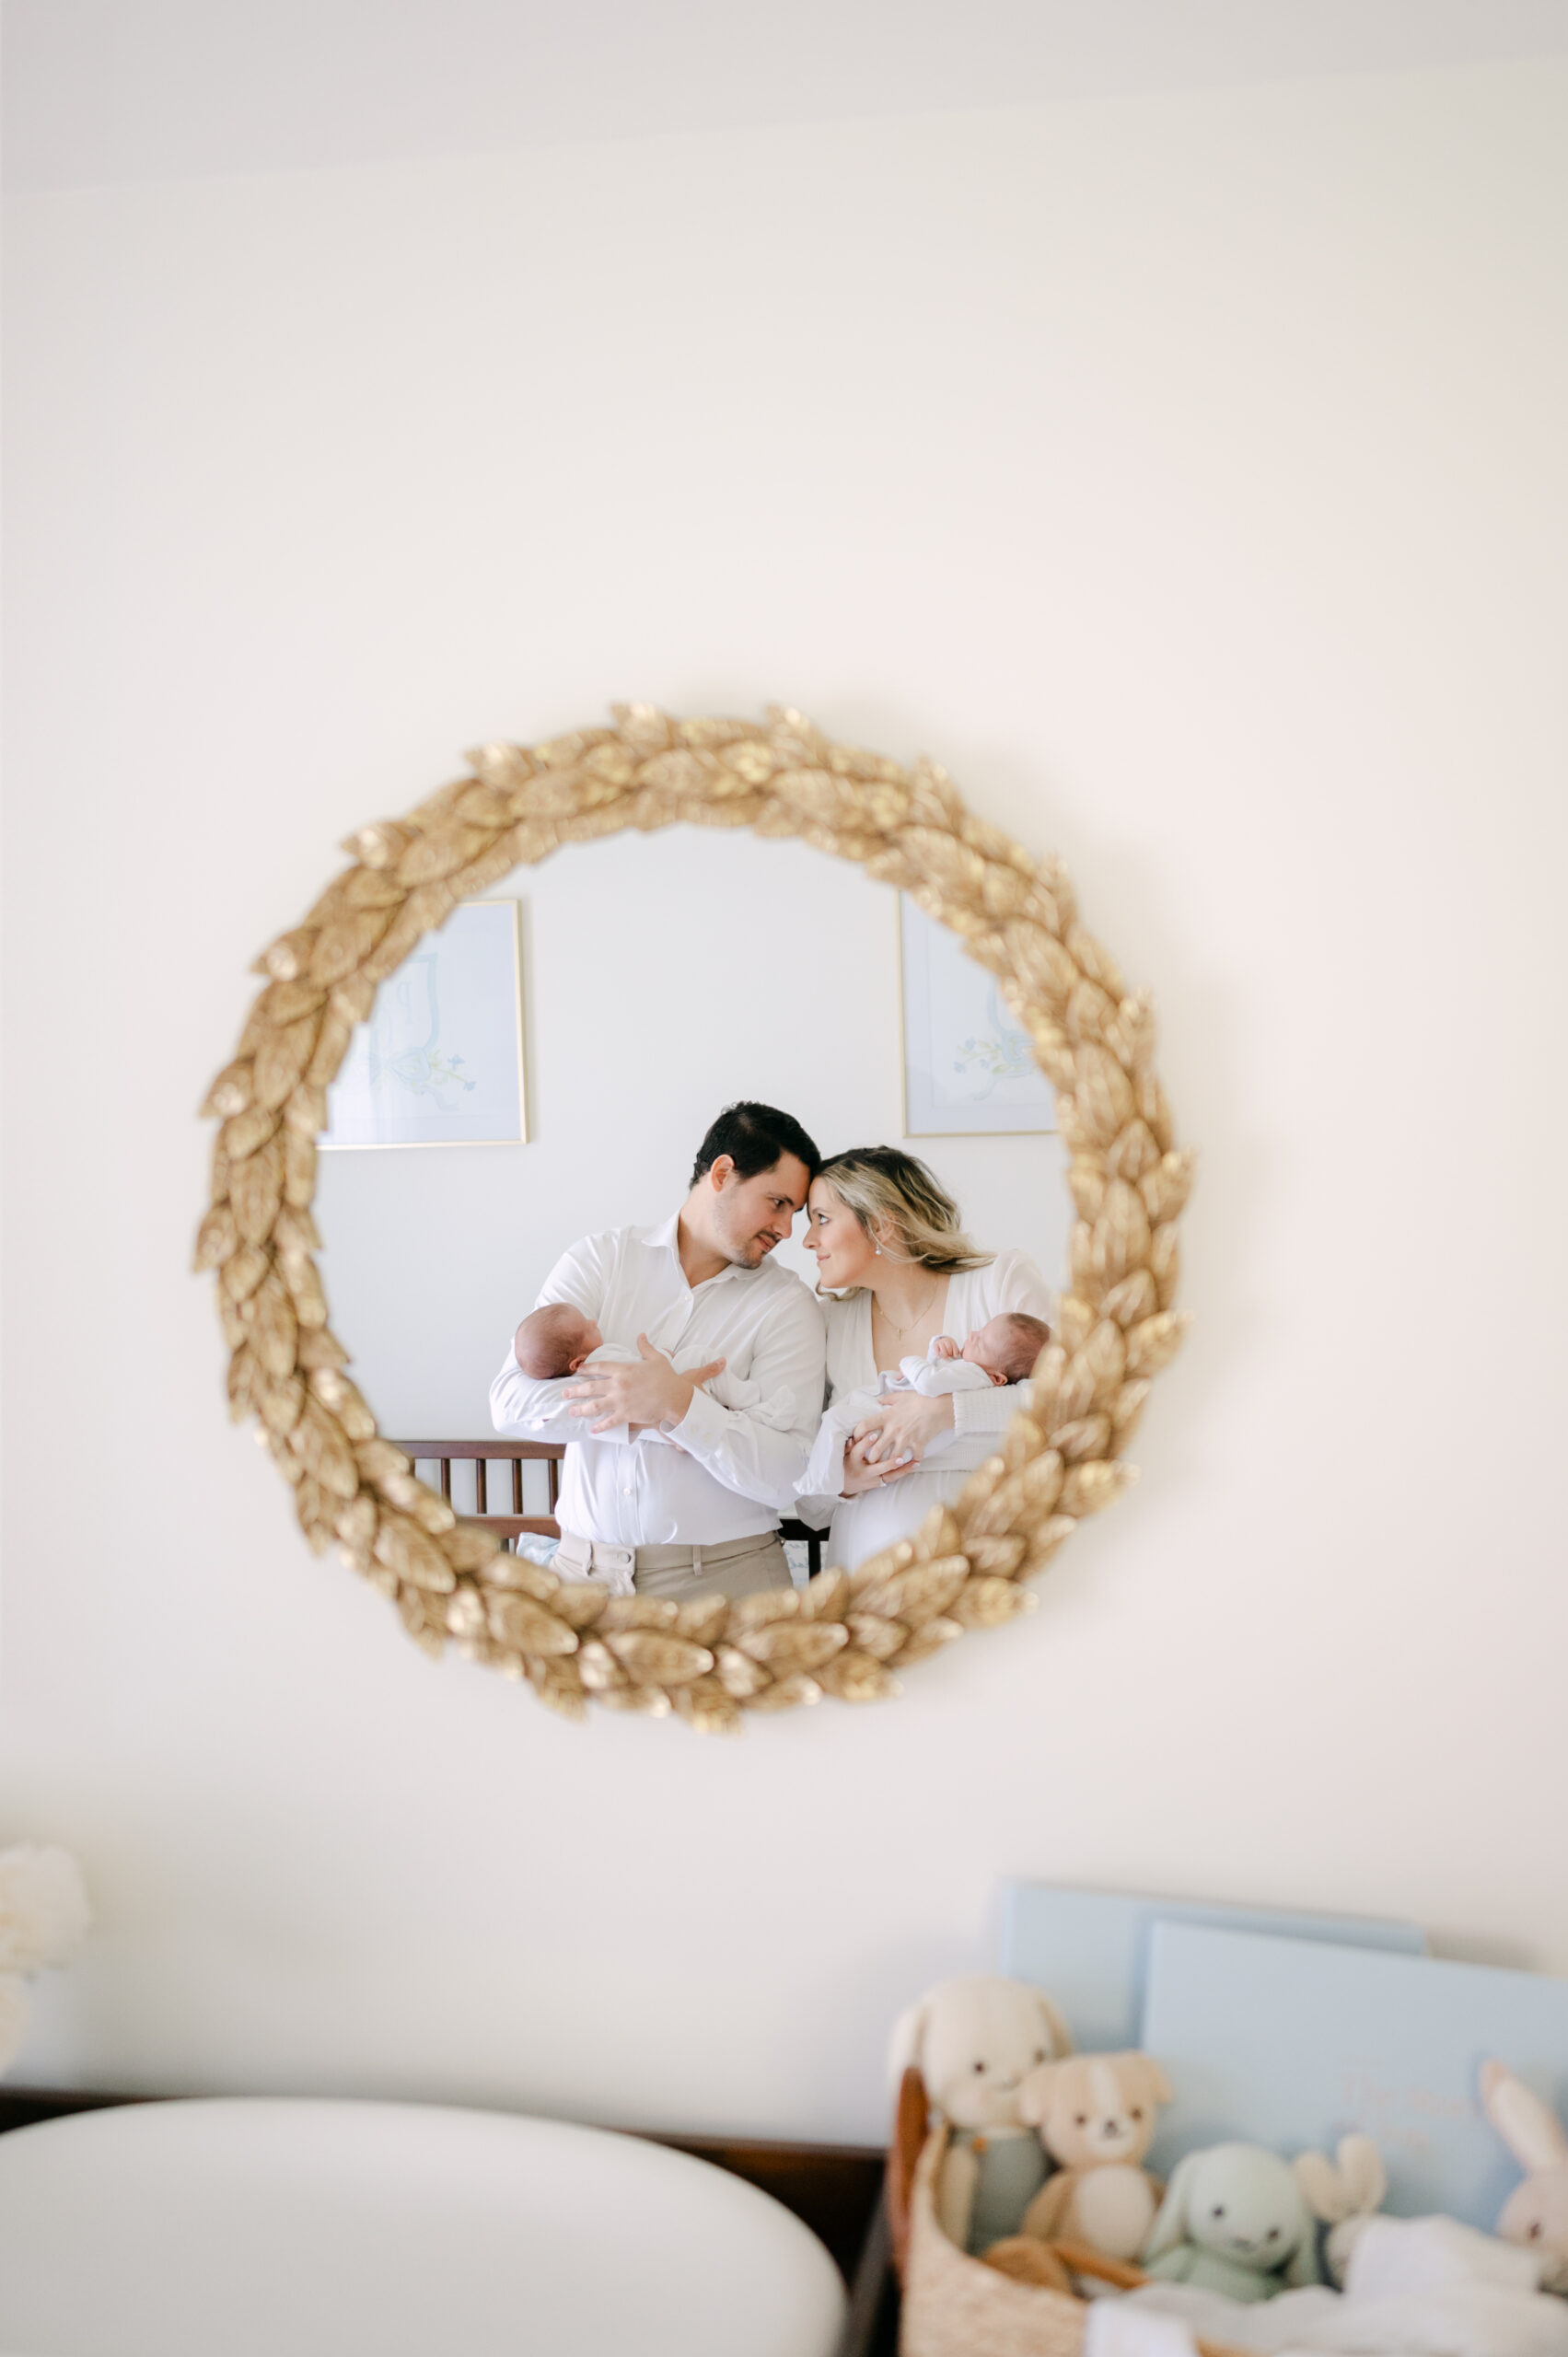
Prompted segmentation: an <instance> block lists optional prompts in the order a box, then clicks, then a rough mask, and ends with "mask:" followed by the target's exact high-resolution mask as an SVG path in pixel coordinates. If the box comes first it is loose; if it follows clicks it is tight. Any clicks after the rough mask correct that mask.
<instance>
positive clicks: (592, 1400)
mask: <svg viewBox="0 0 1568 2357" xmlns="http://www.w3.org/2000/svg"><path fill="white" fill-rule="evenodd" d="M637 1348H638V1350H639V1351H641V1353H642V1354H643V1355H642V1358H641V1359H640V1361H639V1362H638V1363H637V1364H636V1365H634V1366H616V1365H614V1364H610V1365H599V1366H596V1367H593V1368H591V1369H590V1370H589V1371H588V1372H587V1374H586V1375H585V1376H583V1379H582V1381H581V1382H580V1383H571V1384H568V1385H567V1387H566V1389H565V1392H564V1393H563V1398H565V1399H569V1400H570V1401H571V1402H572V1407H571V1410H570V1411H569V1412H570V1413H571V1414H572V1415H574V1416H579V1417H582V1418H583V1419H584V1420H585V1421H587V1425H588V1430H589V1432H590V1433H607V1432H611V1431H613V1430H614V1428H615V1426H616V1425H617V1424H679V1423H681V1422H684V1420H685V1416H686V1411H687V1410H688V1409H689V1408H690V1407H691V1394H692V1393H693V1391H695V1390H696V1388H697V1387H698V1385H699V1384H703V1383H711V1382H712V1380H713V1378H714V1376H715V1375H722V1374H723V1373H724V1370H725V1367H726V1364H727V1361H726V1360H724V1359H714V1362H713V1364H712V1365H711V1366H694V1367H692V1368H691V1371H690V1373H688V1374H686V1375H677V1373H676V1371H675V1368H674V1365H673V1364H672V1363H671V1362H670V1360H668V1358H667V1357H666V1356H665V1354H664V1353H663V1352H662V1351H656V1350H655V1348H654V1346H653V1344H652V1343H651V1342H650V1341H649V1340H648V1338H647V1336H646V1335H645V1334H639V1335H638V1337H637Z"/></svg>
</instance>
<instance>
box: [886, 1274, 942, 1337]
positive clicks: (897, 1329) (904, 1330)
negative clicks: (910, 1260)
mask: <svg viewBox="0 0 1568 2357" xmlns="http://www.w3.org/2000/svg"><path fill="white" fill-rule="evenodd" d="M941 1290H942V1280H941V1278H940V1277H938V1278H937V1280H936V1282H935V1284H934V1285H933V1286H932V1288H931V1291H930V1292H929V1293H928V1294H927V1295H926V1296H925V1300H924V1303H923V1306H921V1308H919V1309H918V1310H917V1311H916V1312H915V1315H914V1316H913V1317H912V1318H911V1319H910V1321H909V1324H908V1325H907V1326H900V1324H899V1321H898V1319H897V1318H893V1317H890V1316H889V1313H888V1311H887V1310H885V1309H884V1308H883V1306H882V1305H881V1303H880V1302H879V1301H876V1295H872V1299H873V1301H876V1306H877V1317H878V1318H880V1319H881V1320H882V1323H883V1324H884V1325H885V1326H890V1327H891V1328H892V1329H893V1331H894V1333H895V1334H896V1335H897V1336H898V1338H899V1340H900V1342H901V1341H903V1339H904V1336H905V1335H906V1334H912V1333H913V1332H914V1329H915V1328H916V1327H917V1326H918V1325H919V1324H920V1321H921V1319H922V1318H923V1317H924V1316H925V1313H926V1311H927V1310H928V1309H929V1308H930V1306H931V1305H932V1303H933V1302H934V1301H935V1298H936V1296H937V1295H938V1294H939V1293H940V1292H941Z"/></svg>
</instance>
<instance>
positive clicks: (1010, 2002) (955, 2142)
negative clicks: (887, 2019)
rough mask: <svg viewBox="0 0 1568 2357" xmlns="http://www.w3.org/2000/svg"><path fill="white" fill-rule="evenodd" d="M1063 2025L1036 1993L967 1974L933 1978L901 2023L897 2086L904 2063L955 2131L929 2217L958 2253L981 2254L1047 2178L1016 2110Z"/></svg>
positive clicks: (1059, 2046) (1064, 2042)
mask: <svg viewBox="0 0 1568 2357" xmlns="http://www.w3.org/2000/svg"><path fill="white" fill-rule="evenodd" d="M1072 2050H1073V2040H1072V2038H1071V2037H1070V2035H1069V2034H1068V2029H1067V2025H1066V2023H1065V2022H1064V2021H1063V2018H1062V2016H1061V2014H1059V2013H1058V2012H1057V2010H1056V2008H1055V2006H1054V2005H1053V2004H1052V2003H1051V2000H1050V1998H1049V1997H1046V1996H1042V1995H1041V1993H1040V1991H1039V1990H1038V1989H1031V1988H1029V1987H1028V1985H1027V1983H1025V1982H1024V1981H1022V1980H1003V1979H1002V1978H1001V1977H1000V1976H998V1975H995V1974H991V1973H973V1974H970V1975H968V1976H967V1977H965V1978H963V1979H961V1980H939V1981H938V1982H937V1983H936V1986H935V1988H934V1989H928V1990H927V1991H926V1992H925V1994H924V1996H923V1997H922V1998H921V2000H920V2002H919V2003H918V2004H915V2005H912V2006H911V2007H910V2009H909V2011H908V2012H907V2013H906V2014H902V2015H901V2016H900V2020H899V2022H898V2024H897V2026H896V2027H895V2028H894V2031H893V2041H892V2051H891V2055H890V2057H889V2060H890V2062H891V2066H892V2075H893V2084H895V2086H896V2085H897V2084H898V2083H899V2081H900V2079H901V2078H902V2076H903V2073H904V2072H905V2071H906V2070H907V2069H908V2068H909V2067H910V2066H911V2065H913V2066H914V2068H915V2069H916V2070H918V2071H919V2072H920V2073H921V2076H922V2077H923V2079H924V2081H925V2086H926V2092H927V2095H928V2096H929V2097H930V2100H931V2104H932V2107H933V2108H934V2109H935V2111H937V2112H938V2113H940V2115H941V2117H942V2118H943V2119H945V2120H946V2121H947V2124H948V2126H949V2127H950V2128H951V2129H952V2131H953V2135H952V2138H951V2141H950V2142H949V2143H948V2146H947V2152H946V2154H944V2156H943V2162H942V2174H941V2177H940V2179H939V2181H938V2184H937V2188H936V2214H937V2217H938V2219H939V2220H940V2222H941V2224H942V2226H943V2229H944V2231H945V2232H946V2233H947V2235H950V2236H951V2238H952V2240H953V2241H954V2242H956V2243H957V2244H958V2247H959V2248H960V2249H961V2250H972V2251H981V2250H983V2249H984V2248H985V2247H986V2245H987V2244H988V2243H993V2242H995V2241H997V2240H998V2239H999V2238H1000V2237H1001V2236H1002V2235H1016V2233H1017V2231H1018V2224H1019V2221H1020V2220H1021V2219H1022V2217H1023V2214H1024V2212H1025V2211H1026V2210H1027V2209H1028V2204H1029V2202H1030V2200H1032V2198H1033V2197H1034V2195H1035V2194H1037V2193H1038V2192H1039V2191H1040V2187H1041V2185H1042V2184H1043V2183H1044V2181H1045V2172H1046V2158H1045V2154H1043V2153H1042V2152H1041V2150H1040V2144H1039V2142H1038V2140H1037V2139H1036V2137H1035V2136H1034V2134H1033V2133H1032V2131H1031V2130H1030V2127H1029V2124H1028V2121H1027V2120H1026V2119H1024V2117H1023V2115H1022V2113H1021V2112H1020V2111H1019V2109H1018V2091H1019V2089H1020V2087H1021V2086H1022V2084H1023V2083H1024V2080H1025V2079H1026V2077H1027V2076H1028V2073H1029V2072H1030V2071H1032V2070H1034V2069H1035V2068H1036V2066H1037V2065H1038V2064H1040V2063H1041V2062H1049V2061H1051V2060H1053V2058H1055V2057H1056V2056H1058V2055H1063V2054H1070V2053H1071V2052H1072Z"/></svg>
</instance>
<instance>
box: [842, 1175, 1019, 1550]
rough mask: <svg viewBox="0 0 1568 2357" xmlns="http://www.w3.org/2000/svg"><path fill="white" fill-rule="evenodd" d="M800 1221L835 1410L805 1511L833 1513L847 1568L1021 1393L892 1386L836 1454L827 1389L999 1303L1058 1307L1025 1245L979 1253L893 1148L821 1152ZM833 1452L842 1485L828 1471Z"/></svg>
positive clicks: (907, 1520) (911, 1510)
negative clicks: (824, 1155)
mask: <svg viewBox="0 0 1568 2357" xmlns="http://www.w3.org/2000/svg"><path fill="white" fill-rule="evenodd" d="M806 1227H807V1233H806V1237H805V1243H806V1249H807V1251H808V1252H810V1253H812V1254H813V1255H814V1256H815V1258H816V1261H817V1286H818V1291H819V1293H820V1294H823V1295H827V1296H828V1298H827V1299H826V1300H825V1301H824V1305H823V1306H824V1308H825V1310H826V1314H827V1321H828V1401H829V1413H828V1415H827V1417H825V1418H824V1420H823V1441H822V1444H821V1445H820V1446H819V1450H818V1453H817V1456H816V1457H815V1458H814V1460H813V1466H812V1468H811V1469H810V1474H809V1477H808V1485H807V1487H805V1488H804V1489H803V1494H802V1496H801V1498H800V1502H799V1510H800V1514H801V1516H802V1519H803V1520H805V1521H807V1522H808V1523H811V1524H813V1525H814V1526H816V1527H820V1526H821V1525H822V1524H824V1523H826V1522H827V1521H828V1520H829V1517H830V1516H831V1524H832V1527H831V1529H830V1532H829V1546H830V1556H829V1560H830V1562H835V1563H843V1564H845V1565H847V1566H849V1567H850V1568H851V1569H853V1568H854V1565H855V1564H856V1563H861V1562H865V1558H866V1557H867V1556H868V1555H874V1554H876V1552H877V1550H878V1549H879V1548H882V1547H886V1546H889V1545H890V1544H891V1543H892V1542H893V1540H894V1539H897V1538H908V1537H909V1536H910V1534H911V1532H912V1531H914V1530H916V1529H918V1528H919V1527H920V1525H921V1523H922V1522H923V1521H924V1519H925V1516H926V1515H928V1514H929V1513H930V1511H931V1508H932V1507H933V1506H934V1505H938V1504H947V1503H948V1502H949V1501H950V1500H951V1499H953V1498H955V1497H957V1495H958V1492H959V1491H960V1490H961V1489H962V1487H963V1485H964V1482H965V1481H966V1480H967V1479H968V1477H969V1475H970V1473H971V1472H972V1471H973V1470H974V1468H975V1467H976V1466H977V1465H979V1464H981V1463H982V1462H983V1461H984V1459H985V1458H986V1457H989V1456H990V1455H991V1454H992V1452H993V1449H994V1448H995V1446H996V1440H997V1435H998V1434H1000V1433H1001V1432H1002V1431H1003V1430H1004V1429H1005V1426H1006V1424H1007V1423H1008V1422H1009V1421H1010V1419H1011V1418H1012V1416H1013V1415H1014V1414H1015V1413H1016V1410H1017V1407H1018V1405H1019V1401H1018V1399H1017V1396H1016V1393H1015V1391H1014V1390H1013V1389H1012V1388H1011V1387H999V1388H996V1389H989V1388H988V1389H986V1390H983V1391H960V1392H958V1393H957V1394H953V1395H949V1396H948V1397H947V1398H945V1399H923V1398H922V1397H921V1395H920V1394H919V1393H918V1392H914V1391H902V1392H899V1393H897V1394H889V1395H888V1396H887V1397H885V1398H884V1399H883V1400H882V1404H881V1406H880V1407H879V1409H878V1410H877V1412H876V1415H875V1417H874V1418H873V1417H868V1418H866V1419H865V1420H864V1421H863V1422H861V1423H860V1424H858V1425H857V1426H856V1428H855V1430H854V1434H852V1435H851V1436H849V1437H848V1438H847V1439H846V1440H845V1443H844V1446H843V1449H842V1459H841V1457H840V1455H839V1450H838V1446H837V1440H838V1435H839V1434H841V1433H842V1416H841V1418H840V1419H839V1420H838V1421H837V1422H835V1420H834V1419H833V1416H832V1403H833V1401H834V1399H842V1397H843V1395H844V1394H846V1393H848V1392H851V1391H862V1390H865V1389H866V1388H867V1387H877V1384H878V1373H879V1370H882V1369H887V1368H891V1367H896V1366H897V1365H898V1364H899V1362H900V1359H906V1358H910V1357H912V1356H923V1355H924V1353H925V1352H926V1351H927V1350H928V1349H929V1347H930V1345H931V1343H932V1341H934V1340H935V1337H936V1336H937V1335H938V1334H950V1335H951V1336H952V1338H953V1340H954V1341H956V1342H959V1343H962V1342H964V1341H968V1339H969V1337H970V1334H972V1333H975V1332H977V1331H978V1329H980V1328H981V1326H984V1325H986V1324H987V1323H988V1322H989V1321H990V1320H991V1319H992V1318H995V1317H997V1316H998V1315H999V1314H1000V1313H1002V1312H1004V1311H1007V1310H1022V1311H1023V1312H1025V1313H1026V1314H1027V1315H1028V1316H1030V1317H1034V1318H1044V1319H1046V1320H1047V1321H1048V1322H1049V1321H1050V1320H1051V1318H1052V1316H1053V1308H1054V1305H1053V1303H1052V1299H1051V1288H1050V1286H1049V1285H1048V1284H1047V1283H1046V1282H1045V1279H1044V1278H1043V1277H1042V1276H1041V1274H1040V1271H1039V1269H1038V1268H1037V1267H1036V1266H1035V1264H1034V1262H1033V1261H1032V1260H1030V1259H1029V1257H1028V1254H1027V1253H1024V1252H1003V1253H998V1254H993V1253H989V1252H977V1251H976V1250H975V1248H974V1247H973V1245H972V1244H971V1243H970V1240H969V1237H967V1236H966V1235H965V1234H964V1232H963V1230H962V1228H961V1227H960V1225H959V1224H958V1205H957V1203H955V1202H954V1201H953V1199H952V1197H951V1196H950V1195H949V1194H948V1193H947V1190H946V1189H945V1188H943V1187H942V1186H941V1185H940V1184H939V1182H938V1181H937V1179H935V1177H934V1176H933V1174H932V1173H931V1171H929V1170H928V1169H927V1168H926V1167H925V1165H924V1163H923V1162H917V1161H916V1159H915V1157H914V1155H912V1154H903V1153H900V1150H899V1148H898V1147H897V1146H890V1145H872V1146H853V1147H852V1148H851V1149H850V1150H849V1152H848V1153H847V1154H836V1155H833V1157H832V1159H831V1160H830V1161H829V1162H825V1163H824V1164H823V1165H822V1167H821V1170H820V1171H819V1174H818V1176H817V1178H816V1179H813V1181H812V1184H811V1192H810V1195H809V1196H808V1198H807V1207H806ZM927 1457H930V1459H931V1462H930V1463H929V1464H927V1462H926V1461H925V1460H926V1458H927ZM829 1460H831V1469H832V1470H833V1471H836V1472H837V1473H838V1474H839V1480H838V1484H837V1488H836V1490H835V1489H834V1488H833V1487H832V1486H830V1482H823V1481H822V1469H823V1466H824V1464H825V1463H827V1462H829ZM819 1483H821V1486H820V1487H819Z"/></svg>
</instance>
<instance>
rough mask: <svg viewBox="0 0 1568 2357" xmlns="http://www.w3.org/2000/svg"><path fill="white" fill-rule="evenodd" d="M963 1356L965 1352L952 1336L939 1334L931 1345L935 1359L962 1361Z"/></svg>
mask: <svg viewBox="0 0 1568 2357" xmlns="http://www.w3.org/2000/svg"><path fill="white" fill-rule="evenodd" d="M963 1355H964V1354H963V1352H962V1351H961V1350H960V1349H959V1347H958V1343H957V1342H955V1341H954V1340H953V1337H952V1336H951V1334H938V1335H937V1337H936V1340H935V1341H934V1342H933V1343H932V1345H931V1356H932V1357H933V1358H934V1359H961V1358H962V1357H963Z"/></svg>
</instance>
